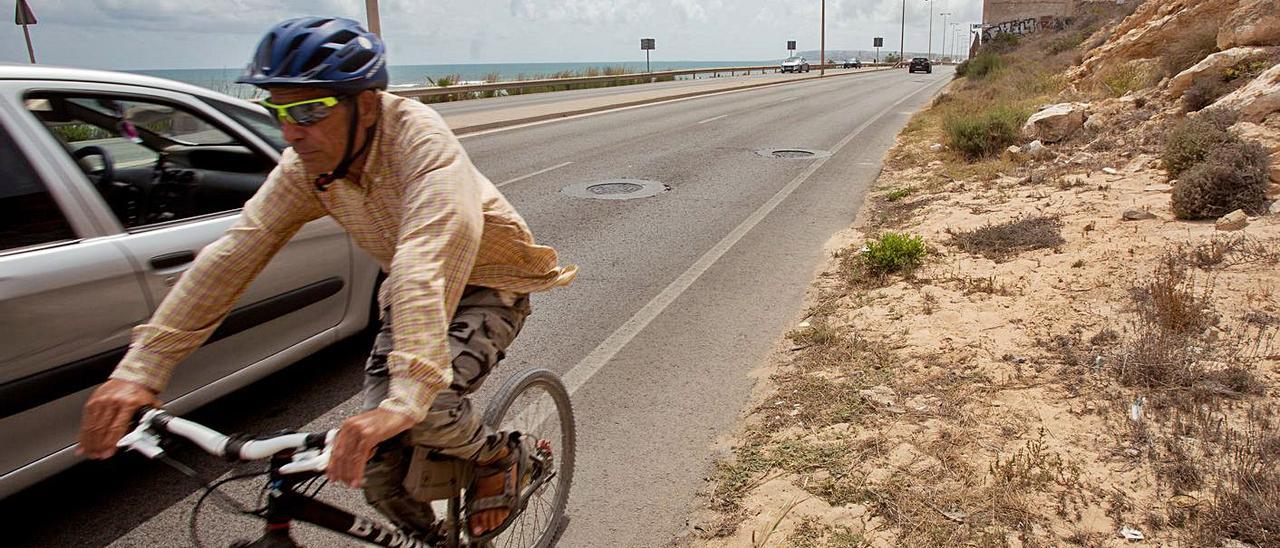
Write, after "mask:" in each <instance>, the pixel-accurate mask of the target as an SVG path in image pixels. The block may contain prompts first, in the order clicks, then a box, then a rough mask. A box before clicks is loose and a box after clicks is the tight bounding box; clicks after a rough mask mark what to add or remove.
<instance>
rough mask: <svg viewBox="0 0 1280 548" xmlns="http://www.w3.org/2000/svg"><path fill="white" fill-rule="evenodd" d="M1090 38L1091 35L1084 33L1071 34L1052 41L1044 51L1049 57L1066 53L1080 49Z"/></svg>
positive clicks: (1046, 45)
mask: <svg viewBox="0 0 1280 548" xmlns="http://www.w3.org/2000/svg"><path fill="white" fill-rule="evenodd" d="M1088 37H1089V35H1088V34H1085V33H1084V32H1083V31H1075V32H1070V33H1067V34H1064V35H1062V36H1059V37H1057V38H1054V39H1053V40H1050V41H1049V42H1048V43H1047V44H1045V47H1044V51H1045V53H1048V54H1049V55H1057V54H1059V53H1062V52H1064V51H1071V50H1073V49H1076V48H1078V47H1080V44H1081V43H1083V42H1084V39H1085V38H1088Z"/></svg>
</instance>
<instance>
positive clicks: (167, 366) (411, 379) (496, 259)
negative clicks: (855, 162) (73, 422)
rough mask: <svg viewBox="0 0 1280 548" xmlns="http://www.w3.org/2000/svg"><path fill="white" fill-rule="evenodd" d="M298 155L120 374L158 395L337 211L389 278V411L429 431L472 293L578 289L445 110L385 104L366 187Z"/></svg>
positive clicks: (143, 333)
mask: <svg viewBox="0 0 1280 548" xmlns="http://www.w3.org/2000/svg"><path fill="white" fill-rule="evenodd" d="M313 180H314V177H313V176H312V175H309V174H308V173H306V170H305V169H304V167H303V165H302V162H301V160H300V159H299V158H298V156H297V155H296V154H294V152H293V149H287V150H285V152H284V155H283V156H282V158H281V160H280V165H279V166H277V167H276V169H275V170H274V171H272V172H271V174H270V175H269V176H268V177H267V180H266V182H265V183H264V184H263V186H262V188H261V189H260V190H259V191H258V192H257V194H255V195H254V196H253V198H252V199H250V200H249V201H248V202H246V203H245V206H244V211H243V213H242V214H241V216H240V219H239V221H238V222H237V223H236V224H235V225H234V226H232V227H231V228H230V229H229V230H228V231H227V233H226V234H225V235H224V236H222V237H221V238H220V239H218V240H217V241H216V242H214V243H212V244H210V245H209V246H208V247H206V248H204V249H203V250H202V251H201V252H200V253H199V255H198V256H197V257H196V261H195V263H194V264H193V265H192V267H191V268H190V269H189V270H188V271H187V272H186V273H185V274H184V275H183V276H182V278H181V279H180V281H179V282H178V283H177V284H176V286H175V287H174V288H173V290H172V291H171V292H170V293H169V295H168V296H167V297H165V299H164V302H163V303H161V305H160V307H159V309H158V310H157V311H156V313H155V315H154V316H153V317H152V318H151V320H150V322H149V323H147V324H144V325H141V326H139V327H137V328H135V329H134V332H133V341H132V344H131V345H130V347H129V352H128V353H127V354H126V355H125V357H124V359H123V360H122V361H121V362H120V365H119V366H117V367H116V369H115V371H114V372H113V373H112V375H111V377H112V378H114V379H122V380H127V381H132V382H136V383H139V384H142V385H145V386H147V387H149V388H151V389H153V390H156V391H159V390H162V389H163V388H164V386H165V385H166V384H167V383H168V381H169V377H170V376H171V374H172V372H173V368H174V367H175V366H176V365H177V363H178V362H180V361H182V360H183V359H184V358H186V357H187V356H188V355H189V354H191V352H193V351H195V350H196V349H197V348H199V347H200V345H201V344H203V343H204V341H205V340H206V339H207V338H208V337H209V335H211V334H212V333H213V331H214V330H215V329H216V328H217V327H218V325H219V324H220V323H221V322H222V320H223V319H224V318H225V317H226V315H227V313H228V312H229V311H230V310H231V307H232V305H233V304H235V302H236V300H237V299H239V298H240V296H241V295H242V294H243V293H244V291H245V289H246V288H247V287H248V286H249V284H250V282H252V281H253V279H254V278H255V277H256V276H257V275H258V273H259V272H261V271H262V269H263V268H264V267H266V265H267V262H268V261H270V259H271V257H272V256H273V255H275V253H276V252H277V251H278V250H279V249H280V248H281V247H283V246H284V245H285V244H286V243H287V242H288V241H289V239H290V238H292V237H293V235H294V234H295V233H297V232H298V230H299V229H300V228H301V227H302V225H304V224H306V223H307V222H308V221H311V220H314V219H318V218H320V217H323V216H325V215H331V216H332V217H333V218H334V219H336V220H337V221H338V223H340V224H341V225H342V226H343V227H344V228H346V230H347V231H348V232H349V233H350V235H351V237H352V239H353V240H354V241H355V242H356V244H358V245H359V246H360V247H361V248H363V249H365V250H366V251H368V252H369V253H370V254H371V255H373V257H374V258H376V259H377V260H378V262H379V263H381V265H382V268H383V270H384V271H386V272H388V278H387V281H386V282H385V283H384V285H383V291H382V295H381V296H380V298H381V299H382V304H383V306H390V308H391V322H392V325H394V326H395V329H394V334H393V343H394V348H395V350H394V351H393V352H392V353H391V354H390V356H389V357H388V367H389V368H390V371H391V390H390V395H389V396H388V398H387V399H386V400H384V401H383V402H382V404H381V407H382V408H383V409H387V410H390V411H395V412H398V413H403V414H405V415H408V416H410V417H412V418H413V419H414V420H415V421H421V420H422V419H423V417H425V416H426V413H427V410H428V408H429V407H430V405H431V402H432V400H433V399H434V398H435V395H436V393H437V392H439V391H440V390H441V389H443V388H445V387H448V386H449V384H450V383H451V382H452V377H453V375H452V368H451V359H450V354H449V347H448V342H447V339H446V335H447V331H448V326H449V321H450V318H452V316H453V313H454V310H455V309H456V308H457V305H458V301H459V300H460V299H461V297H462V292H463V289H464V288H465V287H466V286H467V285H477V286H484V287H490V288H493V289H498V290H503V291H509V292H513V293H532V292H535V291H544V290H548V289H551V288H553V287H557V286H563V285H568V284H569V283H570V282H571V281H572V280H573V278H574V277H575V276H576V274H577V267H576V266H567V267H561V266H559V264H558V260H557V256H556V251H555V250H554V249H552V248H550V247H546V246H541V245H537V244H535V243H534V241H533V236H532V235H531V233H530V231H529V228H528V226H527V225H526V224H525V222H524V219H522V218H521V217H520V215H519V214H518V213H516V211H515V209H514V208H512V207H511V204H510V203H508V202H507V200H506V198H504V197H503V196H502V194H501V193H500V192H499V191H498V189H497V188H496V187H495V186H494V185H493V183H491V182H489V180H488V179H486V178H485V177H484V175H482V174H481V173H480V172H479V171H478V170H477V169H476V168H475V166H474V165H472V163H471V160H470V159H469V158H468V157H467V154H466V152H465V151H463V149H462V146H461V144H460V143H459V142H458V140H457V138H456V137H454V135H453V133H452V132H451V131H450V130H449V128H448V126H446V125H445V123H444V121H443V120H441V118H440V116H439V115H438V114H436V112H435V111H434V110H432V109H431V108H429V107H427V106H426V105H423V104H421V103H419V102H417V101H412V100H408V99H404V98H401V97H397V96H394V95H391V94H385V93H384V94H382V113H381V117H380V120H379V124H378V130H377V132H376V135H375V137H374V140H373V142H372V144H371V145H370V148H369V152H368V155H367V160H366V163H365V169H364V173H363V175H362V176H361V180H360V182H359V183H358V184H357V183H355V182H352V181H349V180H346V179H340V180H338V181H335V182H334V183H333V184H332V185H330V186H329V187H328V188H327V189H326V190H324V191H318V190H316V188H315V186H314V184H313Z"/></svg>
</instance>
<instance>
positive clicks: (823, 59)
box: [818, 0, 827, 77]
mask: <svg viewBox="0 0 1280 548" xmlns="http://www.w3.org/2000/svg"><path fill="white" fill-rule="evenodd" d="M821 19H822V23H821V24H822V34H821V36H820V38H819V40H820V41H819V43H818V57H819V59H818V76H819V77H822V76H826V75H827V0H822V17H821Z"/></svg>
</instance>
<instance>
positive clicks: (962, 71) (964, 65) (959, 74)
mask: <svg viewBox="0 0 1280 548" xmlns="http://www.w3.org/2000/svg"><path fill="white" fill-rule="evenodd" d="M969 61H970V59H965V60H964V61H961V62H960V64H958V65H956V72H955V74H953V75H952V77H953V78H964V77H965V76H966V75H968V73H969Z"/></svg>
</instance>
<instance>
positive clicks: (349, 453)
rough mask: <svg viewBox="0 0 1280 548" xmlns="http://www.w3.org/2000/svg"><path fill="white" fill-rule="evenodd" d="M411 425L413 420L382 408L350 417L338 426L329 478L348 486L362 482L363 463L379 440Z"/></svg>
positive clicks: (393, 435)
mask: <svg viewBox="0 0 1280 548" xmlns="http://www.w3.org/2000/svg"><path fill="white" fill-rule="evenodd" d="M412 426H413V419H412V418H410V417H408V416H406V415H401V414H400V413H396V412H394V411H387V410H384V409H374V410H372V411H366V412H364V413H361V414H359V415H356V416H354V417H351V418H349V419H347V420H346V422H343V423H342V427H341V428H339V429H338V439H337V441H336V442H335V443H334V448H333V456H332V457H330V459H329V468H328V472H327V475H328V476H329V479H331V480H333V481H336V482H339V483H342V484H344V485H347V486H350V487H360V486H361V484H362V483H363V482H364V467H365V463H367V462H368V461H369V459H370V458H371V457H373V451H374V449H375V448H377V446H378V444H379V443H382V442H384V441H387V440H389V439H391V438H392V437H395V436H396V435H397V434H399V433H401V432H404V431H405V430H408V429H409V428H411V427H412Z"/></svg>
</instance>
